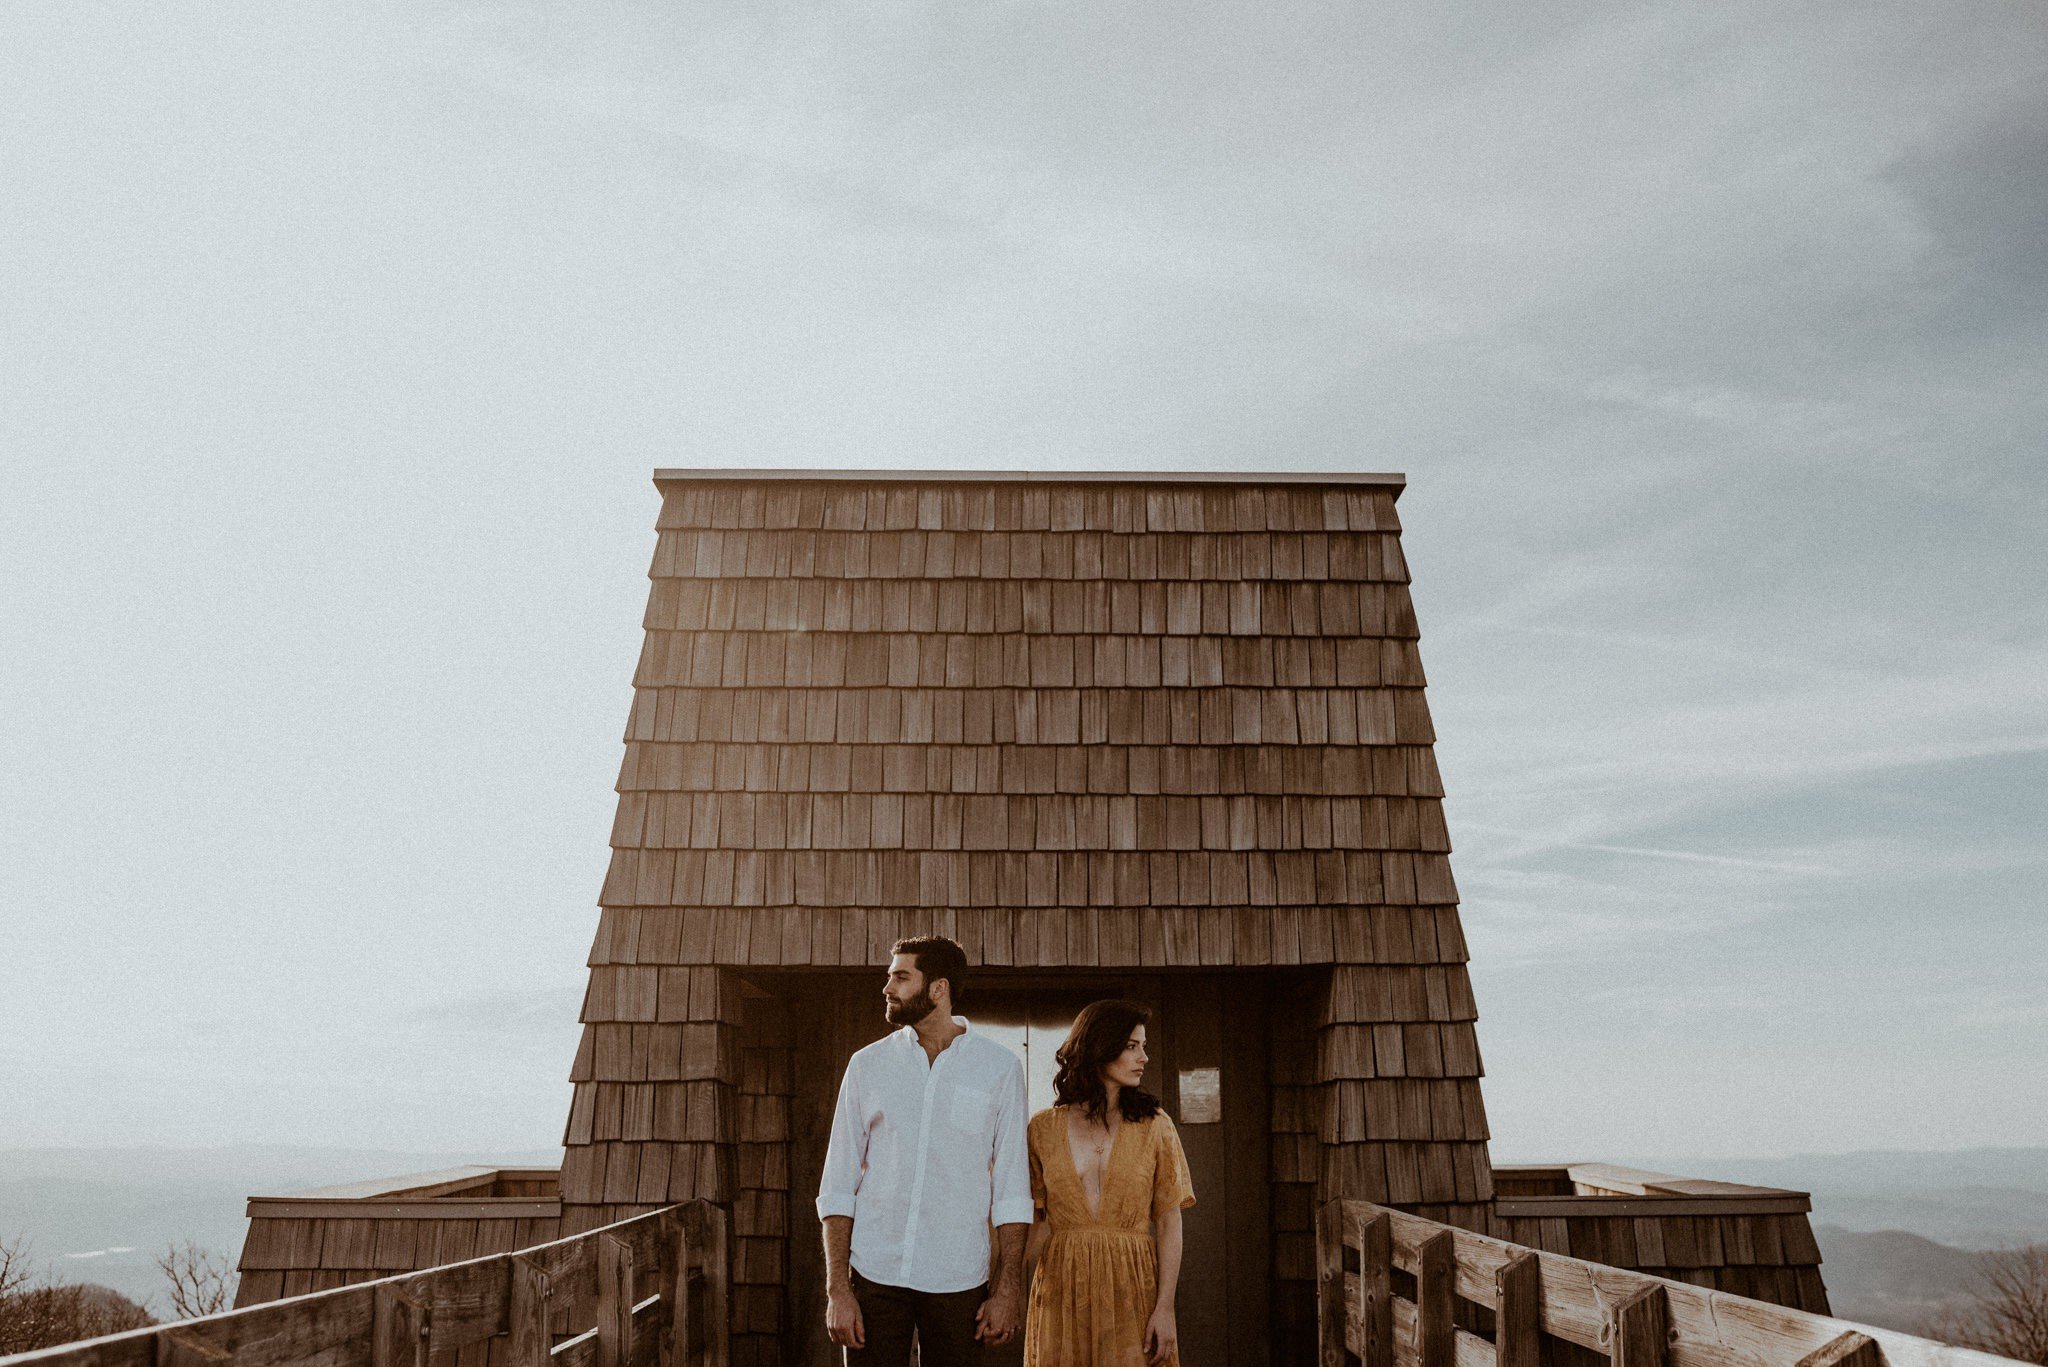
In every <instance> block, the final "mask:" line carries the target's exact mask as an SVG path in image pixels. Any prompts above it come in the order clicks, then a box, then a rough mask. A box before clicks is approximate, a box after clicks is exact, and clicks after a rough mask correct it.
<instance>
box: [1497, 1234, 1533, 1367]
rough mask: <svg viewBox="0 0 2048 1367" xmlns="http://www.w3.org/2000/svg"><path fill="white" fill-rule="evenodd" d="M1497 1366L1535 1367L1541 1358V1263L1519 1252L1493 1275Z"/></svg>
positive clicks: (1528, 1254)
mask: <svg viewBox="0 0 2048 1367" xmlns="http://www.w3.org/2000/svg"><path fill="white" fill-rule="evenodd" d="M1493 1314H1494V1320H1493V1323H1494V1334H1493V1343H1494V1349H1493V1355H1494V1360H1495V1362H1496V1363H1497V1364H1498V1367H1537V1364H1538V1363H1539V1362H1540V1361H1541V1360H1542V1356H1543V1260H1542V1259H1541V1258H1539V1257H1537V1256H1536V1255H1535V1254H1534V1253H1523V1254H1521V1255H1520V1256H1519V1257H1516V1258H1513V1259H1511V1260H1509V1261H1508V1262H1506V1263H1504V1264H1502V1265H1501V1268H1500V1270H1499V1271H1498V1272H1495V1273H1494V1274H1493Z"/></svg>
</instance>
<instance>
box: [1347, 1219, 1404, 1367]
mask: <svg viewBox="0 0 2048 1367" xmlns="http://www.w3.org/2000/svg"><path fill="white" fill-rule="evenodd" d="M1352 1242H1353V1243H1354V1244H1356V1245H1357V1247H1358V1306H1357V1315H1358V1329H1359V1336H1360V1337H1361V1338H1362V1339H1363V1340H1364V1343H1363V1345H1362V1346H1363V1347H1364V1349H1365V1352H1364V1354H1363V1358H1364V1362H1365V1367H1394V1289H1393V1285H1392V1278H1393V1272H1394V1221H1393V1219H1392V1218H1391V1217H1389V1216H1388V1214H1387V1213H1386V1212H1385V1211H1383V1210H1379V1211H1374V1212H1373V1213H1372V1214H1370V1215H1368V1214H1366V1213H1365V1212H1364V1211H1363V1210H1360V1211H1358V1212H1357V1213H1356V1214H1355V1215H1354V1216H1353V1217H1352Z"/></svg>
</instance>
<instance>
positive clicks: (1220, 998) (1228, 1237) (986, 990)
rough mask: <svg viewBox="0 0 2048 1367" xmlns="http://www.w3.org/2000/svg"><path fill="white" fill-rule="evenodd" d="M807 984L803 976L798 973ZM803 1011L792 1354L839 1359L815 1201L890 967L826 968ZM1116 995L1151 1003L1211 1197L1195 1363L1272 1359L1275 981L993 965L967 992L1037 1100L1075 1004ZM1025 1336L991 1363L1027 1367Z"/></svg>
mask: <svg viewBox="0 0 2048 1367" xmlns="http://www.w3.org/2000/svg"><path fill="white" fill-rule="evenodd" d="M791 986H792V987H797V986H798V985H797V984H796V983H791ZM798 990H799V991H802V992H804V994H805V995H812V994H815V995H813V1000H812V1004H811V1006H810V1008H809V1009H808V1010H806V1011H805V1012H804V1013H803V1014H805V1015H807V1016H811V1017H812V1018H813V1019H816V1020H818V1023H819V1025H820V1026H821V1027H822V1028H820V1029H817V1030H814V1031H809V1032H806V1033H805V1034H804V1035H803V1036H802V1037H801V1040H800V1042H799V1044H798V1053H799V1055H800V1057H799V1058H798V1060H797V1067H796V1069H795V1088H796V1092H797V1095H795V1096H794V1097H793V1098H792V1102H793V1106H792V1111H793V1115H792V1119H793V1121H794V1124H793V1127H792V1128H793V1132H792V1139H793V1141H794V1142H793V1144H792V1152H791V1155H790V1157H791V1168H790V1179H791V1187H792V1190H791V1193H790V1196H791V1200H790V1203H789V1210H790V1217H791V1219H790V1223H791V1226H792V1228H791V1231H790V1234H791V1242H790V1254H791V1267H790V1277H789V1284H788V1305H787V1318H786V1319H785V1321H784V1322H785V1323H786V1324H788V1325H789V1326H790V1327H791V1329H792V1331H793V1332H792V1335H791V1340H790V1341H789V1342H788V1343H787V1344H786V1345H785V1350H784V1353H783V1361H784V1362H785V1363H786V1364H789V1365H790V1367H826V1364H831V1363H837V1362H838V1360H839V1354H838V1352H837V1350H835V1349H832V1348H831V1346H830V1345H829V1344H828V1343H826V1341H825V1336H824V1331H823V1321H824V1302H823V1285H822V1277H821V1275H820V1265H819V1254H818V1252H817V1250H818V1247H819V1240H818V1230H817V1217H816V1212H815V1209H814V1208H813V1206H812V1203H811V1201H812V1198H813V1197H814V1196H815V1195H816V1194H817V1180H818V1172H819V1170H820V1168H821V1166H822V1164H823V1161H824V1150H823V1140H824V1138H825V1133H826V1130H827V1128H828V1126H829V1122H830V1116H831V1109H832V1105H833V1102H834V1099H835V1097H836V1095H837V1089H838V1085H839V1077H840V1074H841V1072H842V1071H843V1070H844V1068H845V1063H846V1059H847V1057H848V1055H850V1054H851V1053H852V1052H853V1050H854V1049H856V1048H858V1047H860V1046H861V1045H864V1044H866V1043H868V1042H869V1041H871V1040H873V1039H876V1038H879V1037H880V1035H881V1034H882V1033H883V1032H884V1031H885V1030H886V1029H887V1027H886V1026H885V1025H884V1024H883V1023H882V1021H881V1011H880V1009H879V1008H880V1003H881V981H880V975H879V974H864V975H862V976H860V977H859V978H845V977H841V976H840V975H832V977H831V978H830V979H825V980H821V979H820V978H816V977H814V978H811V979H810V981H809V982H808V983H804V984H803V985H802V986H801V987H798ZM1101 997H1127V998H1129V999H1131V1000H1133V1001H1137V1002H1139V1003H1141V1004H1143V1005H1145V1006H1147V1007H1149V1008H1151V1010H1152V1013H1153V1017H1152V1025H1151V1026H1150V1028H1149V1029H1148V1031H1147V1036H1148V1040H1149V1046H1150V1047H1149V1048H1148V1053H1149V1054H1150V1055H1151V1066H1150V1067H1149V1068H1148V1069H1147V1074H1146V1088H1147V1090H1149V1091H1152V1092H1154V1093H1155V1094H1156V1095H1157V1096H1158V1097H1159V1098H1160V1100H1161V1102H1162V1103H1163V1104H1164V1105H1165V1107H1166V1110H1167V1113H1168V1114H1169V1115H1171V1116H1172V1117H1173V1119H1174V1123H1175V1125H1176V1126H1177V1127H1178V1128H1179V1131H1180V1135H1181V1143H1182V1146H1183V1147H1184V1148H1185V1149H1186V1151H1187V1157H1188V1166H1189V1169H1190V1171H1191V1175H1192V1176H1193V1178H1194V1184H1195V1196H1196V1204H1195V1205H1194V1206H1193V1207H1192V1208H1191V1209H1189V1210H1188V1212H1187V1214H1186V1217H1185V1219H1184V1221H1183V1245H1184V1247H1183V1253H1182V1263H1181V1277H1180V1288H1179V1292H1178V1295H1177V1296H1176V1312H1177V1318H1178V1321H1179V1329H1180V1342H1181V1350H1180V1352H1181V1362H1182V1363H1183V1364H1184V1367H1264V1364H1265V1363H1266V1362H1267V1361H1268V1358H1269V1350H1268V1338H1267V1331H1268V1320H1267V1309H1268V1304H1269V1290H1270V1278H1271V1267H1272V1253H1271V1250H1272V1231H1271V1220H1270V1214H1269V1208H1268V1207H1269V1199H1268V1197H1269V1188H1268V1172H1269V1166H1268V1153H1267V1149H1268V1125H1267V1121H1268V1102H1267V1046H1268V1039H1267V1031H1266V992H1265V984H1264V983H1263V982H1262V981H1260V980H1259V979H1258V977H1257V976H1256V975H1254V974H1250V973H1203V974H1171V975H1168V974H1118V973H1091V972H1087V971H1085V970H1066V971H1061V972H1059V973H1056V974H1055V973H1044V972H1034V971H1031V970H1001V969H983V970H981V971H979V972H977V973H976V974H975V976H974V978H973V980H972V983H971V985H970V988H969V991H968V993H967V995H966V998H965V1000H964V1001H963V1003H962V1014H964V1015H966V1016H967V1017H968V1019H969V1020H970V1021H972V1022H973V1025H974V1028H975V1029H977V1030H980V1031H983V1032H984V1033H986V1034H988V1035H990V1036H992V1037H993V1038H995V1039H996V1040H998V1041H999V1042H1000V1043H1002V1044H1003V1045H1005V1046H1006V1047H1008V1048H1010V1049H1011V1050H1012V1051H1014V1052H1016V1053H1017V1054H1018V1056H1019V1057H1020V1058H1021V1059H1022V1060H1023V1061H1024V1073H1025V1089H1026V1094H1027V1098H1028V1101H1029V1104H1030V1106H1031V1109H1032V1110H1033V1111H1034V1112H1035V1111H1037V1110H1038V1109H1040V1108H1042V1107H1044V1106H1049V1105H1051V1104H1052V1077H1053V1072H1054V1070H1055V1069H1056V1067H1057V1064H1056V1062H1055V1060H1054V1058H1053V1052H1054V1050H1055V1049H1057V1048H1058V1047H1059V1044H1060V1043H1061V1041H1063V1040H1064V1039H1065V1038H1066V1034H1067V1029H1068V1027H1069V1026H1070V1025H1071V1024H1072V1023H1073V1019H1074V1016H1075V1015H1076V1014H1077V1013H1079V1011H1080V1009H1081V1008H1082V1007H1083V1006H1085V1005H1087V1004H1088V1003H1089V1002H1091V1001H1094V1000H1096V999H1098V998H1101ZM1022 1357H1023V1349H1022V1345H1021V1343H1015V1342H1013V1343H1012V1344H1010V1345H1008V1346H1006V1347H1004V1348H1001V1349H996V1350H992V1351H990V1353H989V1354H988V1358H987V1362H988V1367H1016V1365H1017V1364H1018V1363H1020V1362H1021V1361H1022Z"/></svg>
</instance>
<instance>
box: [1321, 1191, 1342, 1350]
mask: <svg viewBox="0 0 2048 1367" xmlns="http://www.w3.org/2000/svg"><path fill="white" fill-rule="evenodd" d="M1344 1322H1345V1314H1344V1208H1343V1207H1342V1206H1341V1205H1339V1204H1337V1203H1336V1202H1334V1201H1331V1202H1326V1203H1325V1204H1323V1205H1322V1206H1320V1207H1318V1208H1317V1210H1316V1362H1317V1363H1318V1365H1319V1367H1346V1362H1347V1358H1348V1354H1347V1353H1346V1352H1345V1338H1346V1335H1345V1333H1344V1327H1345V1324H1344Z"/></svg>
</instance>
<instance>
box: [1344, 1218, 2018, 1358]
mask: <svg viewBox="0 0 2048 1367" xmlns="http://www.w3.org/2000/svg"><path fill="white" fill-rule="evenodd" d="M1316 1262H1317V1269H1316V1272H1317V1302H1318V1333H1317V1340H1318V1348H1319V1363H1320V1367H1347V1364H1349V1363H1351V1362H1353V1361H1358V1362H1362V1363H1363V1364H1364V1367H1559V1365H1560V1364H1572V1365H1573V1367H1576V1365H1577V1364H1580V1363H1583V1362H1587V1361H1597V1360H1598V1359H1605V1360H1606V1361H1607V1362H1609V1363H1611V1364H1612V1367H1885V1365H1886V1364H1887V1363H1888V1364H1890V1367H2011V1364H2010V1360H2009V1359H2006V1358H2000V1357H1993V1356H1990V1355H1988V1354H1985V1353H1976V1352H1971V1351H1969V1350H1967V1349H1962V1348H1951V1347H1949V1346H1947V1345H1946V1344H1940V1343H1935V1342H1933V1341H1932V1340H1929V1339H1923V1338H1915V1337H1914V1336H1912V1335H1910V1334H1901V1333H1896V1332H1894V1331H1891V1330H1888V1329H1874V1328H1868V1327H1865V1326H1862V1325H1852V1324H1849V1323H1847V1322H1845V1321H1842V1320H1837V1319H1830V1318H1828V1317H1827V1316H1825V1315H1811V1314H1807V1313H1805V1312H1803V1311H1799V1310H1788V1309H1785V1308H1783V1307H1781V1306H1777V1305H1771V1304H1769V1303H1767V1302H1764V1301H1757V1300H1751V1299H1749V1298H1747V1297H1744V1296H1734V1295H1729V1294H1728V1293H1726V1292H1720V1291H1711V1290H1708V1289H1706V1288H1704V1287H1699V1286H1693V1285H1691V1284H1689V1283H1686V1282H1677V1281H1669V1280H1666V1279H1665V1278H1662V1277H1653V1276H1650V1275H1649V1274H1647V1273H1643V1272H1628V1271H1623V1270H1622V1269H1620V1268H1614V1267H1608V1266H1606V1265H1604V1264H1601V1263H1589V1262H1582V1261H1580V1260H1579V1259H1577V1258H1567V1257H1564V1256H1563V1255H1561V1254H1556V1253H1543V1252H1539V1251H1537V1250H1535V1249H1531V1248H1524V1247H1522V1246H1521V1245H1519V1244H1510V1243H1503V1242H1501V1241H1500V1240H1498V1239H1489V1238H1487V1237H1485V1236H1484V1235H1479V1234H1473V1233H1471V1232H1469V1231H1467V1230H1463V1229H1454V1228H1452V1227H1450V1226H1448V1225H1441V1224H1438V1223H1436V1222H1435V1221H1433V1220H1425V1219H1422V1218H1420V1217H1418V1216H1414V1215H1409V1214H1406V1213H1404V1212H1401V1211H1395V1210H1388V1209H1386V1208H1385V1207H1383V1206H1376V1205H1372V1204H1369V1203H1367V1202H1364V1201H1332V1202H1330V1203H1328V1204H1327V1205H1325V1206H1324V1207H1323V1208H1322V1209H1321V1210H1320V1211H1319V1212H1318V1213H1317V1216H1316Z"/></svg>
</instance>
